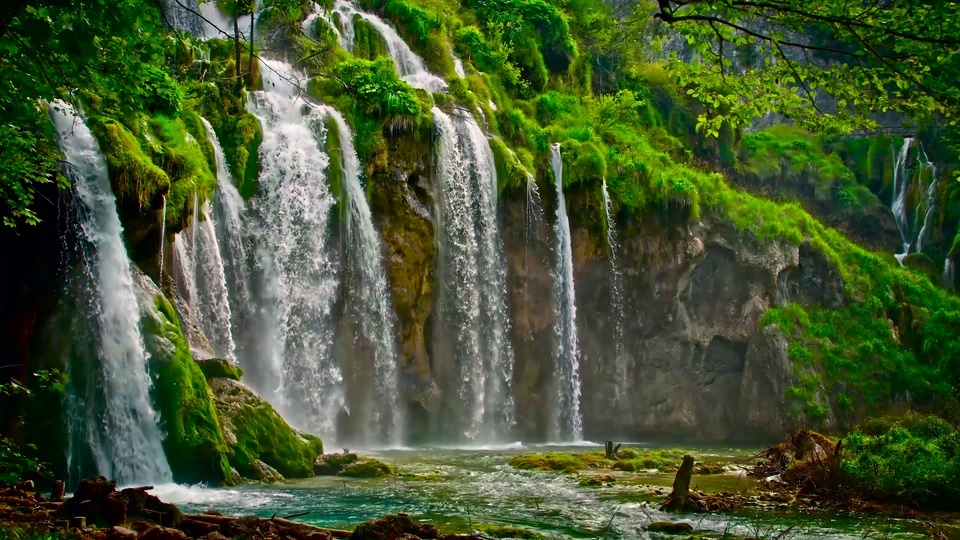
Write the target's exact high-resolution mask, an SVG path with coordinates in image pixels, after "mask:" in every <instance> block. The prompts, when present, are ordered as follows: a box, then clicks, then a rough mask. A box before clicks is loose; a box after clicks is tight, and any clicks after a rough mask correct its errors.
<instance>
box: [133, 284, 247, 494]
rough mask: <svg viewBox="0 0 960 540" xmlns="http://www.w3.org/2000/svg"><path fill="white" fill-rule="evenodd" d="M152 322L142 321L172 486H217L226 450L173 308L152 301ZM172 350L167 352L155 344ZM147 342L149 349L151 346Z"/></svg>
mask: <svg viewBox="0 0 960 540" xmlns="http://www.w3.org/2000/svg"><path fill="white" fill-rule="evenodd" d="M156 309H157V313H156V315H155V317H147V318H146V319H145V323H146V324H145V325H144V327H145V328H146V331H147V332H148V333H149V334H150V335H151V336H156V337H154V338H152V339H148V340H147V342H148V349H149V350H150V352H151V368H152V369H153V370H154V372H155V373H156V379H155V381H156V385H155V389H154V391H155V393H156V401H157V403H158V405H159V407H158V410H159V412H160V418H161V421H162V423H163V433H164V438H163V449H164V452H165V453H166V455H167V461H168V462H169V463H170V469H171V470H172V471H173V474H174V479H175V480H176V481H178V482H184V483H190V484H195V483H198V482H212V483H214V484H220V483H223V482H226V481H227V480H228V479H230V477H231V476H230V463H229V462H228V460H227V445H226V442H225V441H224V438H223V434H222V433H221V430H220V423H219V420H218V418H217V412H216V410H215V409H214V406H213V397H212V396H211V394H210V389H209V388H208V386H207V381H206V378H205V377H204V374H203V372H202V371H201V369H200V367H199V366H197V363H196V362H194V361H193V357H192V356H191V354H190V346H189V345H187V342H186V340H185V339H184V337H183V333H182V332H181V330H180V321H179V319H178V317H177V313H176V311H174V309H173V306H171V305H170V303H169V302H167V300H166V299H165V298H164V297H163V296H157V298H156ZM157 339H163V340H166V341H168V342H169V343H170V344H172V345H173V351H172V353H170V352H167V353H163V352H161V351H165V350H166V348H165V346H164V345H161V344H159V343H158V342H157V341H156V340H157ZM151 342H152V344H151Z"/></svg>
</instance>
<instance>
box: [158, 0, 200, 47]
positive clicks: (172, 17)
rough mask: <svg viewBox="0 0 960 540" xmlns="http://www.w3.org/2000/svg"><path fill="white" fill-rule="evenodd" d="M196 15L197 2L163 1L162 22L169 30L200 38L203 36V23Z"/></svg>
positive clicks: (183, 0)
mask: <svg viewBox="0 0 960 540" xmlns="http://www.w3.org/2000/svg"><path fill="white" fill-rule="evenodd" d="M198 13H200V5H199V3H198V2H197V0H163V15H164V20H165V21H166V23H167V24H169V25H170V27H171V28H173V29H174V30H176V31H178V32H186V33H188V34H190V35H191V36H193V37H198V38H202V37H204V34H205V29H204V25H205V23H204V22H203V19H201V18H200V17H199V16H198V15H197V14H198Z"/></svg>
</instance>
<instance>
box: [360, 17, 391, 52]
mask: <svg viewBox="0 0 960 540" xmlns="http://www.w3.org/2000/svg"><path fill="white" fill-rule="evenodd" d="M353 30H354V38H353V55H354V56H355V57H357V58H362V59H363V60H376V59H377V58H384V57H389V56H390V55H389V54H388V53H387V44H386V42H385V41H384V40H383V36H381V35H380V32H378V31H377V29H376V28H374V27H373V25H371V24H370V23H369V22H368V21H367V20H366V19H364V18H362V17H360V16H359V15H357V16H354V21H353Z"/></svg>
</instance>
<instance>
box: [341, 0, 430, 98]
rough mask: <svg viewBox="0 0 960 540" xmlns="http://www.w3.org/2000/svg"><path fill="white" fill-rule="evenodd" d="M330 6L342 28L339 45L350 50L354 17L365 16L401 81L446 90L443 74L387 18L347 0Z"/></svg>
mask: <svg viewBox="0 0 960 540" xmlns="http://www.w3.org/2000/svg"><path fill="white" fill-rule="evenodd" d="M333 9H334V10H335V11H336V12H337V13H338V14H339V16H340V22H341V26H342V28H343V31H342V32H341V33H340V37H341V41H340V46H341V47H343V48H344V49H346V50H348V51H350V52H353V42H354V36H355V35H356V32H355V31H354V27H353V24H354V17H360V18H361V19H364V20H365V21H367V22H368V23H370V26H372V27H373V28H374V29H375V30H376V31H377V32H378V33H379V34H380V35H381V36H383V42H384V44H385V45H386V46H387V54H389V55H390V58H391V59H392V60H393V63H394V64H396V66H397V74H399V75H400V78H402V79H403V80H404V81H406V82H408V83H409V84H410V86H413V87H414V88H421V89H423V90H426V91H428V92H431V93H436V92H445V91H446V90H447V88H448V86H447V82H446V81H444V80H443V78H442V77H438V76H436V75H434V74H432V73H430V71H429V70H428V69H427V63H426V62H424V61H423V58H421V57H420V56H418V55H417V54H416V53H415V52H413V51H412V50H411V49H410V46H409V45H407V43H406V42H405V41H403V38H401V37H400V34H398V33H397V31H396V30H394V28H393V26H391V25H389V24H388V23H387V22H386V21H384V20H383V19H381V18H380V17H377V16H376V15H373V14H372V13H367V12H365V11H360V10H358V9H357V8H356V7H354V5H353V4H352V3H350V2H349V1H348V0H337V1H336V2H335V3H334V4H333Z"/></svg>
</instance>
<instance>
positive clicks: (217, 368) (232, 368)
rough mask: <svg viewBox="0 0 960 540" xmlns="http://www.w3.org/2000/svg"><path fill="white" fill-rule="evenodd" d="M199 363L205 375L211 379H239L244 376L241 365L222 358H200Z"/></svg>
mask: <svg viewBox="0 0 960 540" xmlns="http://www.w3.org/2000/svg"><path fill="white" fill-rule="evenodd" d="M197 365H198V366H200V371H201V372H203V376H204V377H206V378H207V379H208V380H209V379H218V378H219V379H231V380H234V381H239V380H240V378H241V377H243V370H242V369H240V367H239V366H237V365H235V364H233V363H231V362H230V361H229V360H224V359H222V358H211V359H209V360H198V361H197Z"/></svg>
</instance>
